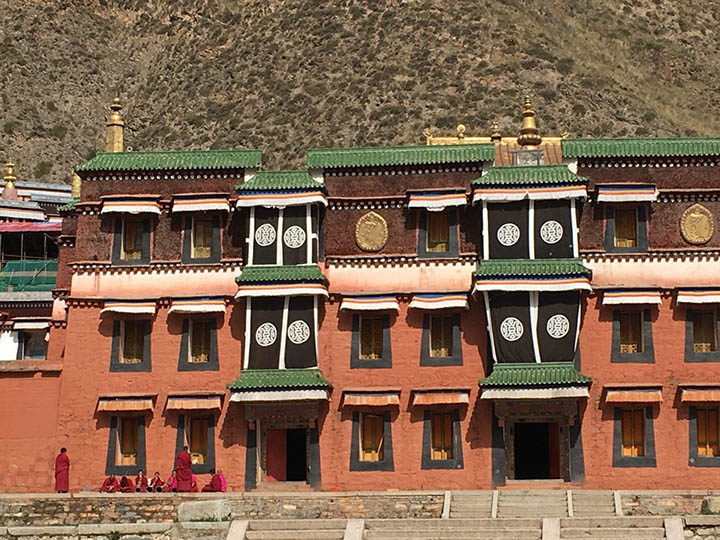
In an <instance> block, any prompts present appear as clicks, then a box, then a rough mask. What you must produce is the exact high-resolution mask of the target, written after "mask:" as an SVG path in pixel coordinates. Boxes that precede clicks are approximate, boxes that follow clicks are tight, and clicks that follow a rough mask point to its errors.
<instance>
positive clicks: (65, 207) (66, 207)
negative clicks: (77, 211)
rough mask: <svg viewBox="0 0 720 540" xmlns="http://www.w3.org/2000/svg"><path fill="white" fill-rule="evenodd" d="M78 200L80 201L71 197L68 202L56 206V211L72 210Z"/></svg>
mask: <svg viewBox="0 0 720 540" xmlns="http://www.w3.org/2000/svg"><path fill="white" fill-rule="evenodd" d="M78 202H80V199H78V198H73V200H72V201H70V202H69V203H67V204H63V205H60V206H58V207H57V211H58V212H69V211H70V210H72V209H73V208H75V205H76V204H77V203H78Z"/></svg>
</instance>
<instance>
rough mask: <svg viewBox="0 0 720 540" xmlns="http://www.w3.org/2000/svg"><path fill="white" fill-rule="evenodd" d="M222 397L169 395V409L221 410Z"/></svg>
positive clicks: (167, 406)
mask: <svg viewBox="0 0 720 540" xmlns="http://www.w3.org/2000/svg"><path fill="white" fill-rule="evenodd" d="M221 408H222V399H221V396H220V395H217V396H168V398H167V405H166V407H165V409H166V410H168V411H209V410H220V409H221Z"/></svg>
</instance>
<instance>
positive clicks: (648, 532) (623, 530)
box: [560, 527, 665, 538]
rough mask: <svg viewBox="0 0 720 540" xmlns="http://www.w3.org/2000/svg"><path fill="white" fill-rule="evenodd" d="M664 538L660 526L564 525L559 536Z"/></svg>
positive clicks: (663, 530)
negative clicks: (590, 526)
mask: <svg viewBox="0 0 720 540" xmlns="http://www.w3.org/2000/svg"><path fill="white" fill-rule="evenodd" d="M600 537H602V538H665V529H664V528H662V527H594V528H587V527H566V528H561V529H560V538H600Z"/></svg>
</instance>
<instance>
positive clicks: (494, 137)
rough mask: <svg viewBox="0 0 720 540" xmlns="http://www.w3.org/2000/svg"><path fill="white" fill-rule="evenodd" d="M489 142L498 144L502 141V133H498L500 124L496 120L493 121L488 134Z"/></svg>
mask: <svg viewBox="0 0 720 540" xmlns="http://www.w3.org/2000/svg"><path fill="white" fill-rule="evenodd" d="M490 140H491V141H493V142H500V141H501V140H502V133H500V123H499V122H498V121H497V120H493V123H492V131H491V132H490Z"/></svg>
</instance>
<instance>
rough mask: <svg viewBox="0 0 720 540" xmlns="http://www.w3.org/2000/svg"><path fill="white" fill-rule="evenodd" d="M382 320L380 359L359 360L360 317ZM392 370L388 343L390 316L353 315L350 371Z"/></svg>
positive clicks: (374, 314) (374, 313) (369, 313)
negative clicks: (381, 350)
mask: <svg viewBox="0 0 720 540" xmlns="http://www.w3.org/2000/svg"><path fill="white" fill-rule="evenodd" d="M363 316H365V317H368V318H378V317H380V318H382V325H383V352H382V356H381V357H380V358H360V317H363ZM389 368H392V346H391V343H390V315H389V314H387V313H382V314H378V313H377V312H372V311H370V312H362V313H353V319H352V341H351V344H350V369H389Z"/></svg>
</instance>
